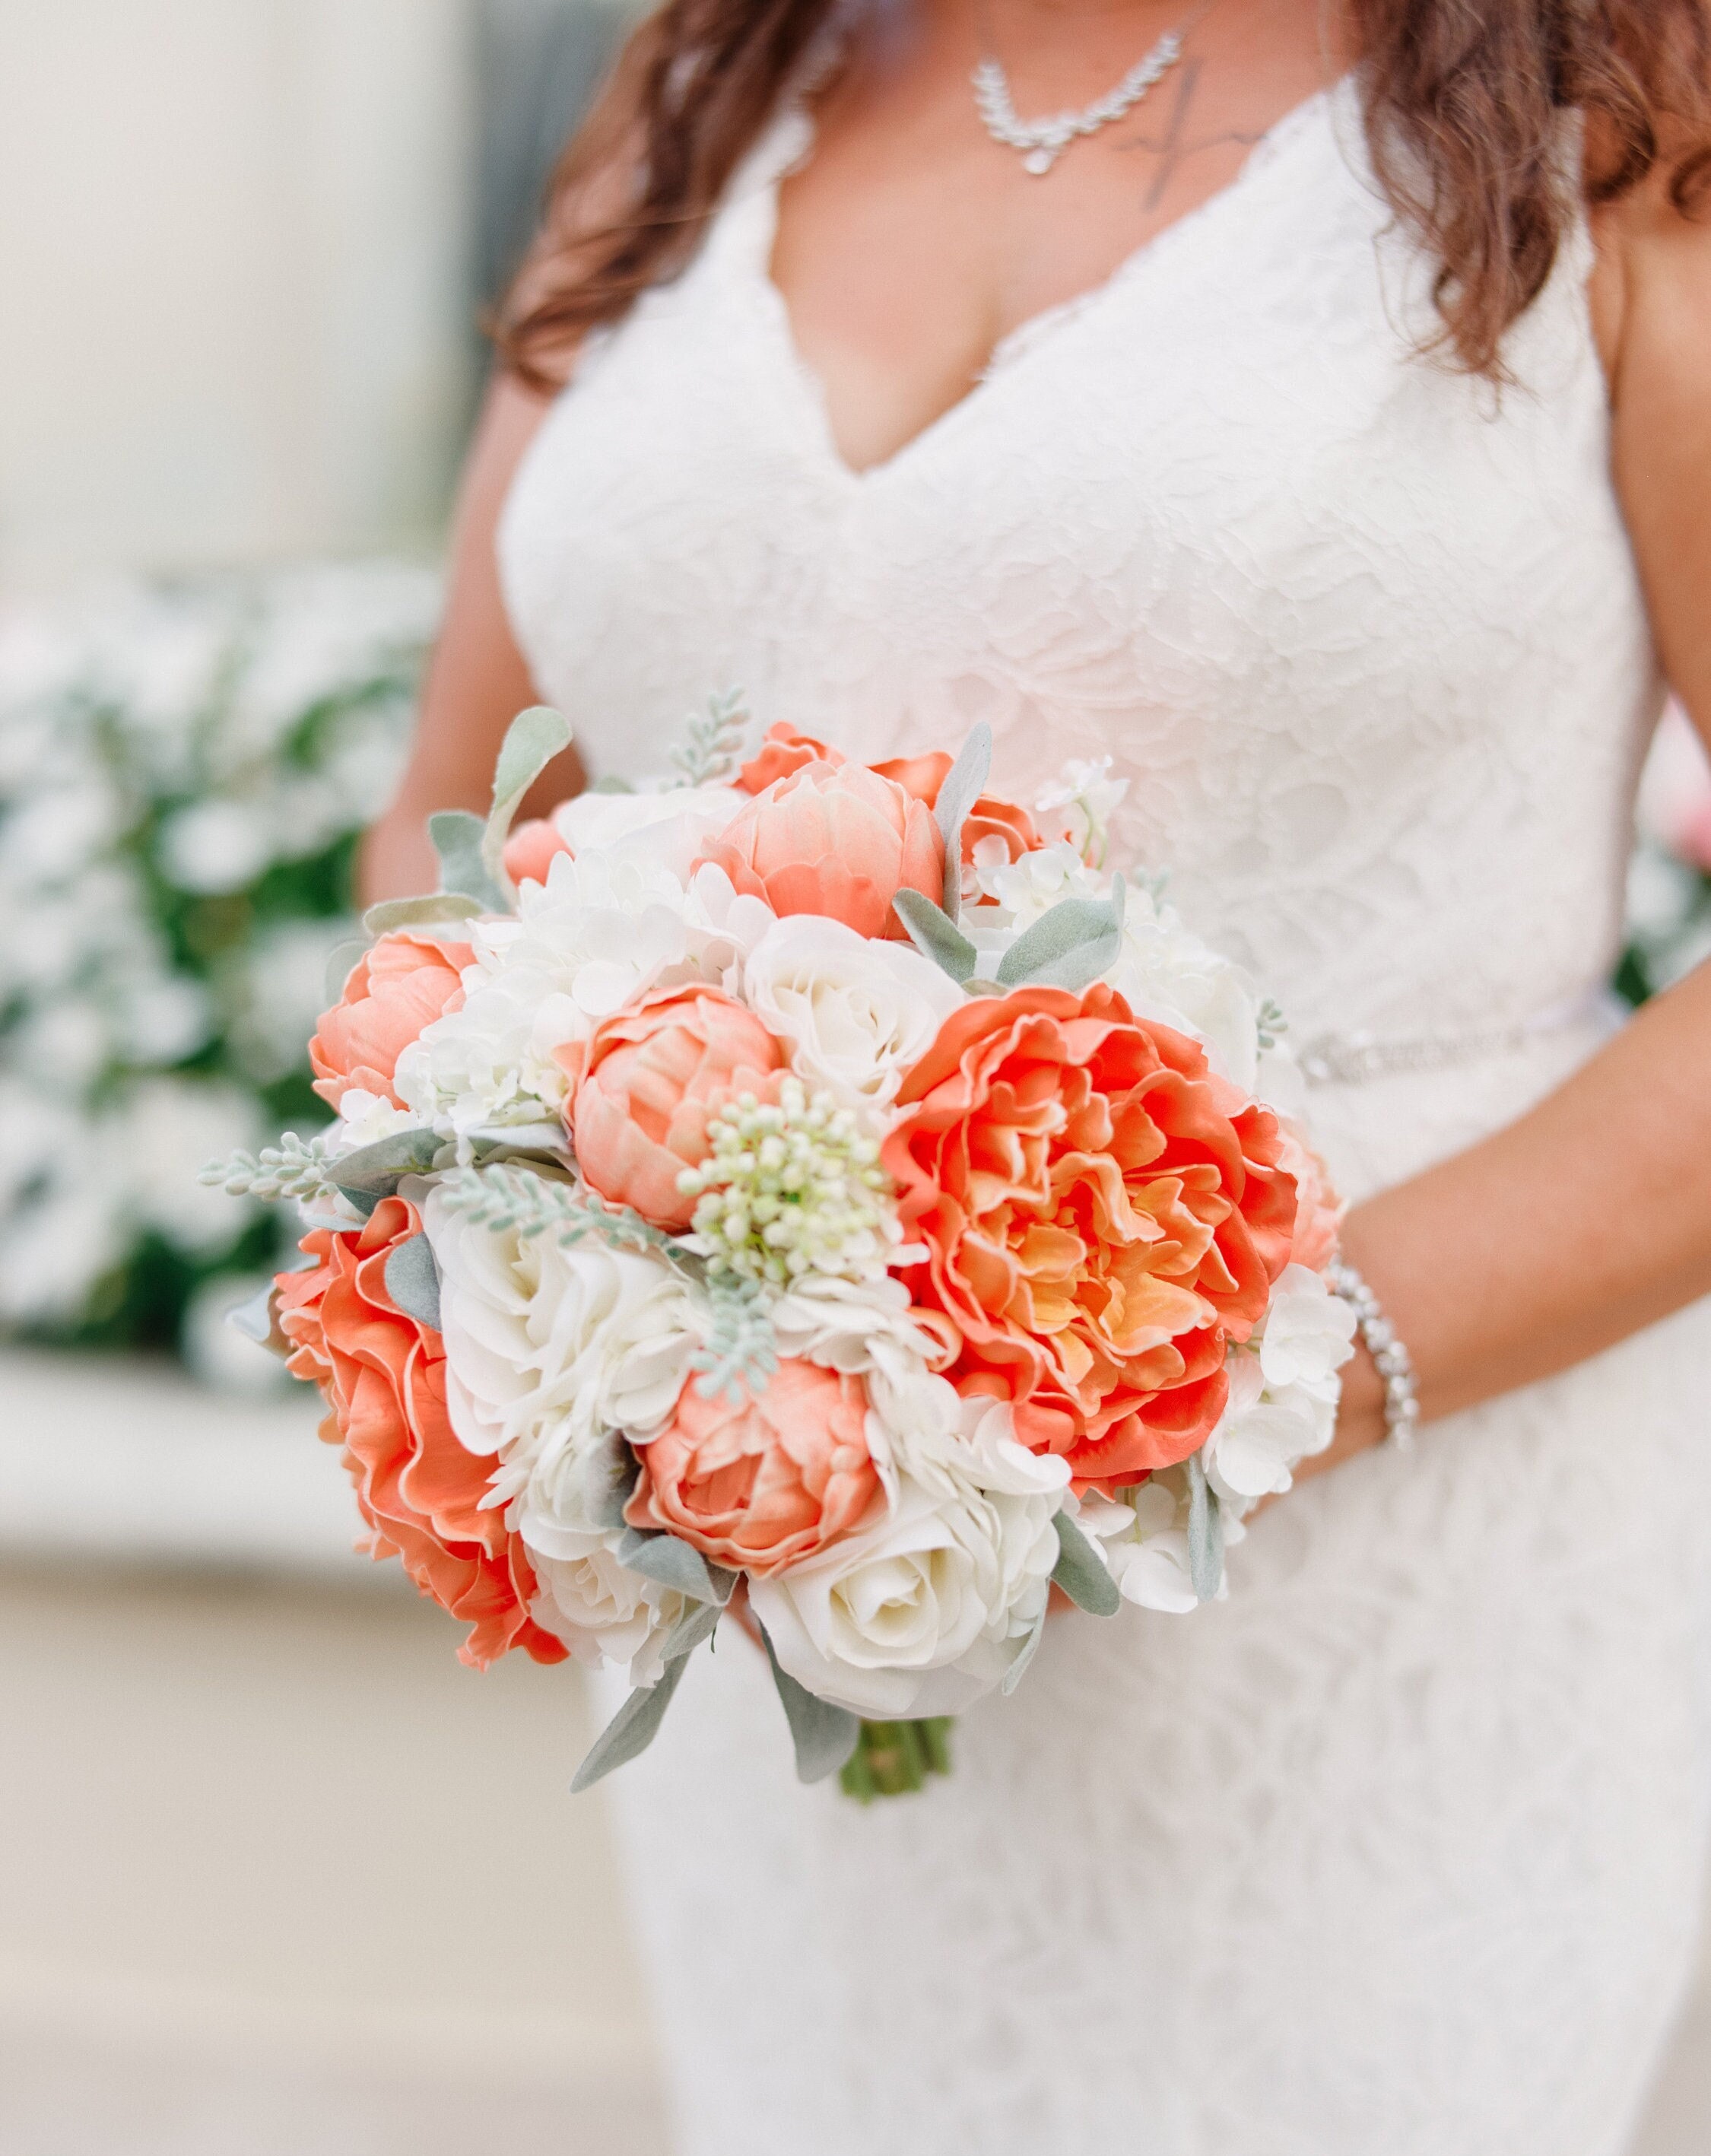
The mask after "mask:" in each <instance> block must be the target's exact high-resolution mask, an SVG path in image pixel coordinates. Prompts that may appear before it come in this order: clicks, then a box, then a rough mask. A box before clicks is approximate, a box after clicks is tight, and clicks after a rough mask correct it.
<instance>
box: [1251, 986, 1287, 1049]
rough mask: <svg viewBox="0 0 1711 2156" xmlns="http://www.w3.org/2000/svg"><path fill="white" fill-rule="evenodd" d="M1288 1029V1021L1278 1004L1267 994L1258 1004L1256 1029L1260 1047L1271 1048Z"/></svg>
mask: <svg viewBox="0 0 1711 2156" xmlns="http://www.w3.org/2000/svg"><path fill="white" fill-rule="evenodd" d="M1288 1030H1289V1021H1288V1019H1287V1018H1285V1017H1284V1015H1283V1012H1282V1008H1281V1006H1280V1005H1278V1004H1274V1003H1273V1002H1272V998H1270V997H1269V996H1267V998H1266V1000H1265V1001H1264V1002H1263V1003H1262V1004H1261V1005H1260V1010H1259V1020H1258V1031H1259V1041H1260V1046H1261V1049H1267V1050H1269V1049H1273V1048H1275V1047H1276V1046H1277V1044H1278V1042H1279V1041H1280V1040H1281V1039H1282V1038H1283V1036H1284V1034H1286V1033H1287V1032H1288Z"/></svg>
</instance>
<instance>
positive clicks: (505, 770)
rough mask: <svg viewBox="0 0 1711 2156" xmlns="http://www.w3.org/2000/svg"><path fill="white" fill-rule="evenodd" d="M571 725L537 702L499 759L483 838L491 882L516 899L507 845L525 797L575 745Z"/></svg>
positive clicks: (517, 721)
mask: <svg viewBox="0 0 1711 2156" xmlns="http://www.w3.org/2000/svg"><path fill="white" fill-rule="evenodd" d="M570 742H571V732H570V721H568V719H567V718H566V717H565V716H564V715H563V712H562V711H553V710H552V707H551V706H549V705H547V704H532V705H531V706H529V708H528V710H527V711H519V712H518V713H517V715H516V717H515V718H514V719H513V720H512V721H511V725H510V726H509V727H508V728H507V729H506V736H505V740H504V742H503V745H502V746H501V748H500V751H499V761H498V762H497V763H496V765H495V766H494V768H493V808H492V811H491V814H490V815H489V816H488V819H487V822H486V828H485V829H484V830H483V831H482V834H481V866H482V868H483V869H484V870H486V875H487V880H488V881H489V883H491V885H493V886H494V887H495V889H496V890H498V891H502V892H504V893H505V895H506V902H507V905H508V904H509V902H510V900H511V896H512V893H511V879H510V877H509V876H508V875H506V873H505V842H506V839H508V838H509V837H510V836H511V824H512V823H513V822H514V821H515V820H516V812H517V810H518V809H519V808H521V807H522V799H523V796H524V794H526V793H527V792H528V790H529V788H531V787H532V785H533V784H534V783H535V781H536V780H537V778H539V777H540V776H541V773H542V772H543V771H544V770H545V769H546V768H547V765H548V764H549V763H551V762H552V759H553V757H555V756H557V755H559V754H561V753H562V752H563V751H564V750H565V749H568V747H570Z"/></svg>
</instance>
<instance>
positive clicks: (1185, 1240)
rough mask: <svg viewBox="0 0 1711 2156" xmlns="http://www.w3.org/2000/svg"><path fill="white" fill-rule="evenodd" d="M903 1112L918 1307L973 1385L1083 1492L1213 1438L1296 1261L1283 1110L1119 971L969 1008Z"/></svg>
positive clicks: (898, 1153)
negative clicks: (1238, 1366) (954, 1351)
mask: <svg viewBox="0 0 1711 2156" xmlns="http://www.w3.org/2000/svg"><path fill="white" fill-rule="evenodd" d="M899 1104H900V1106H899V1114H898V1119H897V1123H896V1125H895V1126H894V1127H893V1129H892V1132H891V1136H890V1137H889V1138H888V1139H887V1140H886V1147H885V1152H884V1162H885V1166H886V1168H887V1169H888V1170H889V1172H890V1173H891V1176H892V1178H894V1180H895V1181H896V1183H897V1186H898V1189H899V1192H900V1193H901V1204H900V1210H901V1217H902V1224H903V1228H904V1231H905V1233H906V1234H907V1235H912V1237H913V1238H914V1239H915V1240H918V1241H920V1242H922V1243H924V1244H925V1245H927V1251H928V1257H927V1262H926V1263H925V1264H924V1265H921V1266H919V1267H917V1268H916V1269H915V1270H914V1271H913V1273H912V1275H911V1276H910V1277H911V1284H912V1289H913V1292H914V1295H915V1299H916V1301H917V1302H918V1303H920V1304H922V1305H923V1306H929V1307H933V1308H937V1309H939V1310H942V1311H943V1312H946V1313H947V1314H948V1316H949V1317H951V1318H952V1319H953V1321H954V1322H955V1323H956V1324H957V1326H958V1327H959V1328H960V1330H961V1332H962V1334H963V1348H962V1352H961V1354H960V1356H959V1357H958V1361H957V1363H956V1365H955V1367H954V1368H953V1371H952V1372H951V1373H950V1374H951V1375H952V1376H953V1378H954V1380H955V1382H956V1383H957V1384H958V1387H959V1389H961V1390H962V1391H963V1392H964V1393H965V1394H970V1393H974V1394H978V1393H982V1392H985V1393H990V1394H994V1396H995V1397H999V1398H1002V1399H1010V1400H1011V1401H1012V1402H1013V1403H1014V1404H1015V1416H1016V1426H1017V1431H1018V1434H1019V1435H1020V1436H1021V1437H1022V1438H1023V1439H1024V1440H1025V1442H1026V1443H1027V1444H1029V1445H1031V1446H1032V1447H1033V1448H1034V1449H1035V1450H1040V1451H1043V1450H1051V1451H1053V1452H1057V1453H1061V1454H1063V1455H1066V1458H1067V1459H1068V1461H1069V1464H1070V1466H1071V1470H1072V1471H1073V1472H1074V1474H1075V1476H1076V1480H1077V1481H1078V1483H1081V1484H1082V1485H1087V1484H1096V1485H1101V1486H1105V1487H1107V1488H1116V1487H1118V1486H1122V1485H1124V1484H1127V1483H1133V1482H1134V1481H1138V1479H1139V1478H1140V1477H1141V1476H1143V1475H1145V1474H1147V1473H1148V1472H1150V1471H1152V1470H1153V1469H1154V1468H1158V1467H1164V1466H1169V1465H1171V1464H1172V1463H1173V1462H1174V1461H1177V1460H1183V1459H1185V1458H1186V1457H1187V1455H1189V1453H1191V1452H1193V1451H1195V1450H1196V1449H1197V1448H1198V1447H1199V1446H1200V1444H1201V1443H1202V1442H1203V1441H1204V1440H1205V1438H1206V1436H1207V1435H1209V1434H1210V1431H1211V1430H1212V1428H1213V1426H1214V1424H1215V1423H1216V1421H1217V1419H1218V1417H1219V1415H1220V1413H1221V1412H1222V1409H1223V1406H1224V1402H1225V1391H1226V1381H1225V1374H1224V1355H1225V1344H1226V1342H1227V1341H1228V1340H1229V1339H1232V1338H1233V1339H1236V1340H1243V1339H1246V1337H1248V1335H1249V1333H1250V1332H1251V1331H1252V1329H1253V1327H1254V1326H1255V1325H1256V1323H1257V1322H1258V1321H1259V1319H1260V1318H1261V1316H1262V1315H1263V1314H1264V1312H1265V1308H1266V1301H1267V1293H1268V1291H1269V1289H1270V1286H1271V1284H1272V1281H1274V1280H1276V1279H1277V1276H1278V1275H1279V1273H1281V1272H1282V1269H1283V1267H1284V1265H1286V1264H1287V1262H1288V1258H1289V1245H1290V1237H1291V1235H1292V1231H1293V1229H1294V1224H1295V1213H1296V1200H1295V1189H1294V1185H1293V1183H1292V1180H1291V1178H1290V1177H1289V1175H1288V1174H1287V1172H1286V1171H1285V1170H1284V1169H1283V1168H1282V1167H1281V1166H1280V1164H1279V1163H1280V1156H1281V1150H1282V1147H1281V1139H1280V1136H1279V1132H1278V1129H1277V1120H1276V1118H1275V1117H1274V1116H1272V1114H1271V1113H1270V1112H1269V1111H1267V1110H1266V1109H1264V1108H1261V1107H1260V1106H1256V1104H1255V1103H1253V1102H1251V1101H1247V1100H1246V1099H1245V1098H1244V1097H1243V1096H1241V1095H1239V1094H1237V1093H1236V1091H1235V1090H1234V1089H1233V1088H1232V1087H1231V1086H1228V1085H1226V1084H1225V1082H1224V1081H1222V1080H1220V1079H1219V1078H1217V1077H1216V1076H1215V1075H1213V1074H1212V1072H1211V1071H1210V1069H1209V1067H1208V1065H1207V1062H1206V1059H1205V1055H1204V1054H1203V1053H1202V1051H1201V1050H1200V1048H1199V1047H1198V1046H1197V1045H1195V1043H1194V1042H1193V1041H1191V1040H1189V1039H1187V1038H1186V1037H1185V1036H1184V1035H1183V1034H1178V1033H1174V1032H1172V1031H1171V1030H1170V1029H1169V1028H1167V1027H1164V1026H1162V1025H1158V1024H1154V1023H1151V1022H1150V1021H1148V1020H1145V1019H1137V1018H1136V1017H1135V1016H1134V1015H1133V1013H1132V1012H1131V1010H1130V1009H1129V1007H1128V1004H1127V1003H1125V1002H1124V1000H1123V998H1122V997H1121V996H1120V995H1118V993H1116V992H1115V990H1113V989H1112V988H1107V987H1105V986H1104V985H1103V984H1102V983H1101V984H1099V985H1097V986H1095V987H1093V988H1089V989H1087V991H1086V992H1085V993H1083V994H1082V995H1079V996H1076V995H1071V994H1070V993H1067V992H1066V991H1065V990H1063V989H1061V988H1022V989H1019V990H1017V991H1016V992H1015V993H1013V994H1011V995H1009V996H1005V997H1002V998H985V999H982V1000H979V1001H976V1002H973V1003H969V1004H964V1005H963V1008H962V1009H960V1010H958V1011H957V1012H955V1013H953V1015H952V1016H951V1017H950V1018H949V1019H947V1021H946V1022H945V1024H944V1025H943V1028H942V1029H941V1030H940V1033H939V1035H938V1039H937V1040H936V1041H935V1042H934V1044H933V1047H932V1049H931V1050H929V1051H928V1053H927V1055H926V1056H924V1057H923V1058H922V1061H921V1062H920V1063H919V1064H918V1065H917V1066H916V1068H915V1069H914V1070H912V1072H911V1073H910V1074H909V1076H908V1077H907V1080H906V1081H904V1084H903V1087H902V1092H901V1094H900V1096H899Z"/></svg>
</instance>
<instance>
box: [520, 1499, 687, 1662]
mask: <svg viewBox="0 0 1711 2156" xmlns="http://www.w3.org/2000/svg"><path fill="white" fill-rule="evenodd" d="M524 1540H525V1541H526V1542H527V1543H528V1548H529V1556H530V1559H531V1561H532V1563H533V1565H534V1568H535V1577H536V1578H537V1580H538V1581H539V1583H540V1588H541V1591H540V1593H539V1594H537V1596H536V1597H535V1599H534V1601H533V1602H532V1604H531V1605H530V1609H529V1614H530V1615H531V1616H532V1618H533V1619H534V1620H535V1622H536V1623H537V1625H540V1627H541V1628H542V1630H543V1631H547V1632H551V1633H552V1635H553V1636H554V1637H555V1638H557V1639H560V1640H563V1642H564V1644H565V1645H566V1646H567V1647H568V1648H569V1650H570V1651H571V1654H572V1655H573V1657H574V1659H575V1660H576V1661H579V1662H582V1663H585V1664H586V1665H587V1666H589V1667H590V1668H593V1669H598V1668H599V1666H601V1664H602V1663H604V1662H619V1663H628V1664H629V1681H630V1682H631V1683H632V1684H634V1685H647V1684H652V1683H654V1682H655V1680H656V1679H657V1678H658V1677H659V1676H660V1673H661V1670H662V1668H663V1661H662V1657H661V1651H660V1650H662V1649H663V1648H664V1646H665V1637H666V1635H667V1634H668V1633H669V1632H670V1631H671V1627H672V1626H673V1625H675V1624H676V1622H677V1620H678V1619H679V1618H680V1617H681V1615H682V1614H683V1610H684V1607H685V1604H684V1599H683V1597H682V1596H681V1594H674V1593H672V1592H671V1589H668V1588H664V1587H661V1586H660V1584H658V1583H657V1581H655V1580H650V1579H644V1578H642V1576H641V1574H640V1573H639V1572H632V1571H630V1569H629V1567H628V1566H627V1565H624V1564H620V1563H619V1561H618V1558H617V1555H616V1553H615V1551H614V1546H613V1538H612V1537H609V1536H604V1535H590V1536H588V1537H585V1538H584V1541H585V1547H583V1548H580V1549H577V1548H568V1547H567V1549H566V1553H565V1554H563V1555H560V1556H554V1555H551V1554H549V1553H547V1551H545V1550H544V1549H542V1548H539V1547H538V1546H537V1544H536V1543H533V1542H530V1541H529V1538H528V1537H527V1535H525V1537H524ZM563 1540H564V1543H566V1545H567V1546H568V1545H569V1544H571V1543H573V1540H574V1538H573V1537H568V1536H567V1537H564V1538H563Z"/></svg>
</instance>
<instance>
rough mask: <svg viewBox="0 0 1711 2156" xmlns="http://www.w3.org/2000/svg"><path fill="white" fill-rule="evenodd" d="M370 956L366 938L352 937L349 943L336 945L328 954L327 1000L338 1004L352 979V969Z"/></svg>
mask: <svg viewBox="0 0 1711 2156" xmlns="http://www.w3.org/2000/svg"><path fill="white" fill-rule="evenodd" d="M367 956H368V943H367V938H366V937H352V938H351V939H350V941H349V942H345V943H339V944H336V945H335V946H334V947H333V948H332V949H331V951H329V952H327V954H326V999H327V1001H328V1003H329V1004H336V1003H337V1002H338V1001H339V999H340V998H341V997H342V995H343V994H344V993H345V983H346V982H347V980H349V979H350V978H351V969H352V967H353V966H354V965H355V964H356V962H357V960H358V959H359V958H366V957H367Z"/></svg>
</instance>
